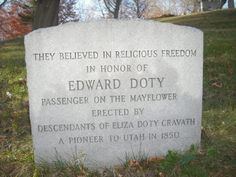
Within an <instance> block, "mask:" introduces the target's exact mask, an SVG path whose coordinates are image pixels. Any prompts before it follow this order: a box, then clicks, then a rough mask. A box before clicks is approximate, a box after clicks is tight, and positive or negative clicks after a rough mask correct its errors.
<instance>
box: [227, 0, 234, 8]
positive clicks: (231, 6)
mask: <svg viewBox="0 0 236 177" xmlns="http://www.w3.org/2000/svg"><path fill="white" fill-rule="evenodd" d="M228 8H229V9H233V8H234V0H228Z"/></svg>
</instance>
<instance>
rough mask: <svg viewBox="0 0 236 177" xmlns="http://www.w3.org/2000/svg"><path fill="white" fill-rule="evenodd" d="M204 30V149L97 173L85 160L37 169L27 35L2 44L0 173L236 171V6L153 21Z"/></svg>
mask: <svg viewBox="0 0 236 177" xmlns="http://www.w3.org/2000/svg"><path fill="white" fill-rule="evenodd" d="M154 20H159V21H162V22H170V23H175V24H180V25H187V26H192V27H197V28H199V29H201V30H202V31H203V32H204V79H203V84H204V85H203V87H204V93H203V117H202V122H203V124H202V127H203V128H202V143H201V147H200V148H197V147H194V146H192V147H191V148H190V149H189V151H188V152H186V153H185V154H179V153H176V152H169V153H168V154H167V156H166V157H153V158H147V157H129V158H127V160H126V161H125V162H124V163H123V164H121V165H120V166H117V167H114V168H113V169H106V170H105V171H104V172H94V171H89V170H88V169H86V168H85V167H84V166H83V165H82V164H78V163H73V162H72V163H63V162H60V161H58V162H56V163H55V164H54V165H53V166H51V167H49V166H48V165H47V164H45V165H43V166H40V167H35V166H34V161H33V150H32V138H31V134H30V123H29V115H28V96H27V88H26V69H25V62H24V45H23V39H22V38H21V39H16V40H12V41H6V42H2V43H0V176H1V177H4V176H6V177H8V176H22V177H27V176H33V177H38V176H55V177H56V176H75V177H79V176H117V177H122V176H127V177H131V176H134V177H138V176H140V177H141V176H142V177H143V176H160V177H165V176H170V177H172V176H173V177H174V176H176V177H179V176H186V177H187V176H189V177H204V176H206V177H207V176H212V177H227V176H228V177H233V176H235V175H236V10H223V11H213V12H206V13H201V14H194V15H190V16H184V17H170V18H163V19H154Z"/></svg>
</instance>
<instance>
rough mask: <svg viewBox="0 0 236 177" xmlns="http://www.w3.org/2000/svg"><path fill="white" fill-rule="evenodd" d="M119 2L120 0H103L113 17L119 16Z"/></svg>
mask: <svg viewBox="0 0 236 177" xmlns="http://www.w3.org/2000/svg"><path fill="white" fill-rule="evenodd" d="M121 3H122V0H104V4H105V6H106V8H107V10H108V12H109V13H111V14H112V15H113V17H114V18H115V19H118V18H119V12H120V6H121Z"/></svg>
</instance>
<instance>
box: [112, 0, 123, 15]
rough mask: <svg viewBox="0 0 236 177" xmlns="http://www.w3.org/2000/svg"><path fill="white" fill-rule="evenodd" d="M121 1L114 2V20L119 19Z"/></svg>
mask: <svg viewBox="0 0 236 177" xmlns="http://www.w3.org/2000/svg"><path fill="white" fill-rule="evenodd" d="M121 1H122V0H116V5H115V9H114V18H115V19H118V18H119V12H120V5H121Z"/></svg>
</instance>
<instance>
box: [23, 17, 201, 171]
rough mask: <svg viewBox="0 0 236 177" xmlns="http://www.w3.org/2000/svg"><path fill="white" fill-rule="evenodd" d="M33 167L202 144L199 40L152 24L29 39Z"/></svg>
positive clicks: (82, 28)
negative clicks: (38, 164)
mask: <svg viewBox="0 0 236 177" xmlns="http://www.w3.org/2000/svg"><path fill="white" fill-rule="evenodd" d="M25 47H26V64H27V81H28V90H29V101H30V119H31V126H32V134H33V144H34V150H35V151H34V152H35V161H36V162H37V163H40V162H41V161H48V162H52V161H54V160H55V159H56V158H62V159H64V160H71V159H73V158H74V157H76V158H81V156H83V158H85V161H84V162H85V164H86V165H88V166H93V167H98V166H99V167H100V166H110V165H114V164H119V163H121V162H122V161H124V160H125V157H126V156H130V157H131V156H133V155H135V156H139V155H141V154H145V155H148V156H154V155H163V154H165V153H166V152H167V151H168V150H186V149H188V148H189V147H190V145H191V144H199V143H200V136H201V112H202V110H201V109H202V64H203V34H202V32H201V31H200V30H197V29H194V28H191V27H184V26H177V25H172V24H164V23H158V22H153V21H99V22H89V23H69V24H65V25H61V26H57V27H51V28H46V29H40V30H36V31H34V32H32V33H30V34H28V35H27V36H26V37H25Z"/></svg>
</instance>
